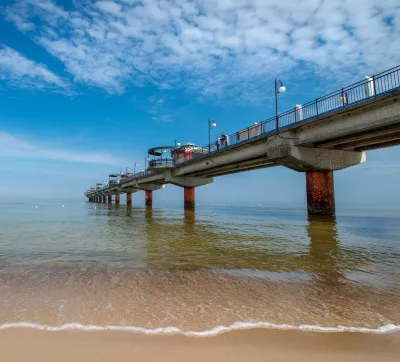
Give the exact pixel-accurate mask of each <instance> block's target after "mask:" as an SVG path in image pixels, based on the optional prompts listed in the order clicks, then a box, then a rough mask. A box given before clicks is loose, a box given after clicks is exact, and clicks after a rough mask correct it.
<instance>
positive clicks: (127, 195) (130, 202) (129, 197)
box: [126, 192, 132, 206]
mask: <svg viewBox="0 0 400 362" xmlns="http://www.w3.org/2000/svg"><path fill="white" fill-rule="evenodd" d="M126 204H127V205H128V206H132V193H131V192H128V193H127V194H126Z"/></svg>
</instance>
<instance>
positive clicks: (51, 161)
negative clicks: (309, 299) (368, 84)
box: [0, 0, 400, 205]
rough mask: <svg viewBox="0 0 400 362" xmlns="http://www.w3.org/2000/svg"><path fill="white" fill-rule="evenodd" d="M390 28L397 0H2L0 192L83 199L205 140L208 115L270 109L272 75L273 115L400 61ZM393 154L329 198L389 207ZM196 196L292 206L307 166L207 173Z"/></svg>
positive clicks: (394, 196)
mask: <svg viewBox="0 0 400 362" xmlns="http://www.w3.org/2000/svg"><path fill="white" fill-rule="evenodd" d="M83 4H84V5H83ZM399 35H400V4H399V3H398V2H396V1H393V0H381V1H375V0H363V1H357V0H344V1H340V2H337V1H320V0H308V1H300V2H299V1H275V0H274V1H272V0H271V1H270V0H252V1H250V0H247V1H244V0H236V1H233V0H213V1H211V0H203V1H197V0H191V1H189V0H179V1H178V0H160V1H156V0H147V1H145V2H144V3H142V2H140V1H134V0H132V1H130V0H114V1H92V2H89V1H87V2H82V1H74V0H69V1H55V0H54V1H52V0H16V1H7V0H2V1H1V7H0V105H1V107H0V173H1V175H3V177H2V178H1V179H0V197H3V198H7V199H10V200H12V199H14V198H18V197H32V196H36V197H50V198H58V197H60V198H64V199H65V198H79V197H82V194H83V191H84V189H85V188H87V187H90V186H92V185H93V184H94V183H96V182H99V181H103V180H105V179H106V177H107V175H108V174H109V173H112V172H117V171H120V170H123V169H124V168H125V167H126V166H129V167H132V165H133V163H134V162H135V161H136V162H137V163H139V165H140V166H139V168H140V167H143V164H144V158H145V155H146V150H147V148H150V147H153V146H158V145H168V144H173V143H174V140H175V139H178V140H180V141H181V142H188V141H191V142H195V143H197V144H205V143H206V142H207V119H208V118H212V119H214V120H215V121H216V123H217V128H216V129H215V130H213V132H214V134H213V138H215V137H216V135H217V133H220V132H228V133H231V132H234V131H236V130H238V129H241V128H243V127H246V126H248V125H251V124H253V123H254V122H256V121H259V120H262V119H265V118H269V117H270V116H272V115H273V114H274V99H273V96H274V93H273V87H274V85H273V81H274V78H275V77H276V78H278V79H281V80H282V81H283V82H284V84H285V85H286V87H287V91H286V93H285V94H283V95H282V96H281V97H280V109H281V110H282V111H283V110H286V109H288V108H291V107H293V106H294V104H301V103H304V102H306V101H309V100H311V99H314V98H316V97H317V96H321V95H323V94H324V93H325V92H328V91H332V90H335V89H336V88H337V87H341V86H343V85H347V84H351V83H352V82H353V81H357V80H359V79H363V77H364V76H366V75H371V74H373V73H376V72H379V71H383V70H385V69H388V68H390V67H392V66H395V65H398V64H400V42H399V41H398V39H399ZM398 156H399V148H397V147H396V148H390V149H386V150H380V151H374V152H369V153H368V162H367V163H366V164H364V165H360V166H357V167H354V168H351V169H347V170H343V171H340V172H337V173H336V174H335V177H336V180H335V186H336V196H337V202H338V204H339V205H340V204H347V203H348V204H350V205H351V204H352V203H354V204H364V203H378V204H382V205H385V204H395V203H398V202H399V201H400V192H399V191H398V187H397V185H398V180H399V176H400V162H399V160H398ZM238 190H240V192H238ZM142 197H143V195H141V196H137V198H142ZM181 197H182V190H180V189H179V188H176V187H173V186H168V187H167V189H165V190H162V191H159V192H157V194H155V195H154V200H157V199H159V200H164V201H168V200H180V198H181ZM197 198H198V200H199V201H200V200H203V201H204V202H215V201H221V202H224V201H229V200H232V199H235V198H236V199H237V200H238V201H245V200H250V201H262V202H286V203H290V202H293V203H296V204H297V203H298V204H301V203H302V202H304V200H305V185H304V174H301V173H296V172H294V171H291V170H287V169H284V168H281V167H279V168H273V169H266V170H260V171H254V172H249V173H244V174H238V175H231V176H226V177H222V178H217V179H216V180H215V183H214V184H212V185H210V186H207V187H203V188H199V189H198V196H197Z"/></svg>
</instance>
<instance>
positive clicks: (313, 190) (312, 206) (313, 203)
mask: <svg viewBox="0 0 400 362" xmlns="http://www.w3.org/2000/svg"><path fill="white" fill-rule="evenodd" d="M306 187H307V211H308V214H309V215H335V191H334V186H333V171H306Z"/></svg>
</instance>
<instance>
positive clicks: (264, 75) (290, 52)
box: [6, 0, 400, 101]
mask: <svg viewBox="0 0 400 362" xmlns="http://www.w3.org/2000/svg"><path fill="white" fill-rule="evenodd" d="M6 12H7V18H8V20H10V21H12V22H14V23H15V25H16V26H17V27H18V28H19V29H20V30H21V31H24V32H25V33H26V34H28V35H29V36H31V38H32V39H33V40H35V41H36V42H37V43H38V44H40V45H42V46H43V47H44V48H45V49H46V50H47V51H48V52H50V53H51V54H53V55H54V56H55V57H57V58H58V59H59V60H61V61H62V62H63V63H64V64H65V67H66V70H67V71H68V72H70V73H71V75H72V76H73V77H74V79H75V80H76V81H77V82H82V83H86V84H88V85H92V86H97V87H101V88H103V89H105V90H106V91H108V92H110V93H121V92H123V91H124V90H125V89H126V87H129V86H130V85H132V84H133V85H136V86H142V85H144V84H147V83H150V84H154V85H156V86H159V87H160V88H162V89H169V88H172V87H175V88H185V89H189V90H192V91H194V92H195V93H197V94H199V93H200V94H202V95H203V96H208V97H213V98H226V97H231V98H234V99H238V98H241V99H242V100H244V101H250V100H253V101H254V99H256V100H257V99H261V97H265V96H263V93H264V90H265V84H266V83H267V82H270V81H272V79H273V78H274V77H275V76H279V75H280V74H286V75H288V74H294V75H295V76H296V75H299V73H301V72H302V71H307V72H309V71H310V70H311V71H315V72H318V73H319V74H321V75H322V76H331V77H334V78H337V79H338V80H340V81H346V80H347V81H351V80H353V79H357V78H358V77H360V76H364V75H366V74H370V73H372V72H376V71H380V70H384V69H385V68H389V67H391V66H393V65H396V64H397V63H399V60H400V55H399V54H400V42H399V41H398V38H399V36H400V3H399V2H397V1H393V0H379V1H378V0H342V1H340V2H337V1H320V0H307V1H305V0H303V1H294V0H291V1H277V0H202V1H201V0H146V1H143V2H140V1H136V0H132V1H130V0H114V1H112V0H102V1H97V2H94V3H87V4H86V5H80V6H77V7H76V8H73V9H70V10H65V9H63V8H62V7H61V6H57V5H56V4H55V3H54V2H53V1H51V0H40V1H39V0H35V1H34V0H16V1H15V3H14V4H13V5H12V6H10V7H8V8H7V9H6ZM35 19H40V22H34V20H35Z"/></svg>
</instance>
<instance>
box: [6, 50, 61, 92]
mask: <svg viewBox="0 0 400 362" xmlns="http://www.w3.org/2000/svg"><path fill="white" fill-rule="evenodd" d="M0 79H3V80H6V81H8V82H9V83H10V84H11V85H16V86H18V87H22V88H64V89H65V88H67V87H68V85H67V83H66V82H65V81H64V80H62V79H61V78H60V77H59V76H57V75H56V74H54V73H53V72H51V71H50V70H48V69H47V67H46V66H45V65H42V64H38V63H35V62H34V61H32V60H30V59H28V58H25V57H24V56H23V55H22V54H20V53H18V52H17V51H15V50H14V49H11V48H9V47H0Z"/></svg>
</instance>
